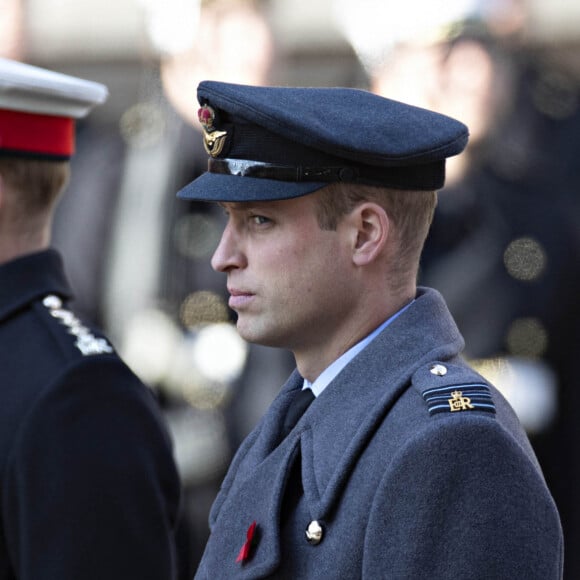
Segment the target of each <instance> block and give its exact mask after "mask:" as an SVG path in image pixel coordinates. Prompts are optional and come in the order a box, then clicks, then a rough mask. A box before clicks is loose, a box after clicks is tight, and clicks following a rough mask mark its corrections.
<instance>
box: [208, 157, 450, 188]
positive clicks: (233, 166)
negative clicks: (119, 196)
mask: <svg viewBox="0 0 580 580" xmlns="http://www.w3.org/2000/svg"><path fill="white" fill-rule="evenodd" d="M208 172H209V173H215V174H218V175H233V176H237V177H256V178H259V179H273V180H276V181H293V182H322V183H336V182H346V183H360V184H365V185H375V186H379V187H396V188H401V189H410V187H409V185H408V184H409V182H410V178H411V177H412V178H413V180H414V183H413V187H412V189H419V190H436V189H439V188H441V187H442V186H443V182H444V180H445V164H444V163H442V162H439V161H437V162H433V163H429V164H425V165H423V166H421V171H417V166H412V167H389V168H374V167H371V166H366V167H365V166H360V165H359V166H356V167H355V166H348V165H343V166H318V167H310V166H304V165H278V164H275V163H265V162H263V161H252V160H247V159H231V158H229V159H215V158H210V159H209V160H208ZM419 176H420V181H421V183H418V182H417V181H418V177H419Z"/></svg>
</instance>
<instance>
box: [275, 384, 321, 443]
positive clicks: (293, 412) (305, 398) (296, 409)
mask: <svg viewBox="0 0 580 580" xmlns="http://www.w3.org/2000/svg"><path fill="white" fill-rule="evenodd" d="M315 398H316V397H315V396H314V393H313V392H312V389H303V390H301V391H298V392H297V393H296V395H294V398H293V399H292V402H291V403H290V406H289V407H288V411H287V412H286V416H285V417H284V422H283V423H282V433H281V439H284V438H285V437H286V436H287V435H288V433H290V431H292V429H293V427H294V425H296V423H298V420H299V419H300V417H302V415H303V414H304V411H306V409H307V408H308V406H309V405H310V403H312V401H314V399H315Z"/></svg>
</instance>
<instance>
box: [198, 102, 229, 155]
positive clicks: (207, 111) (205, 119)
mask: <svg viewBox="0 0 580 580" xmlns="http://www.w3.org/2000/svg"><path fill="white" fill-rule="evenodd" d="M197 118H198V119H199V122H200V123H201V126H202V128H203V146H204V147H205V150H206V151H207V153H208V155H211V156H212V157H217V156H218V155H219V154H220V153H221V152H222V149H223V148H224V145H225V142H226V136H227V131H218V130H217V129H216V128H215V127H214V126H213V123H214V121H215V111H214V110H213V109H212V108H211V107H210V106H209V105H203V106H202V107H201V108H200V109H199V110H198V111H197Z"/></svg>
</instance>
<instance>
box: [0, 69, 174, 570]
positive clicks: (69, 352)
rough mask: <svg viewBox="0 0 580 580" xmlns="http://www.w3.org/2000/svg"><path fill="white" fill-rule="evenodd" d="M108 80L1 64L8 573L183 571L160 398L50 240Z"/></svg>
mask: <svg viewBox="0 0 580 580" xmlns="http://www.w3.org/2000/svg"><path fill="white" fill-rule="evenodd" d="M106 95H107V90H106V88H105V87H104V86H103V85H99V84H97V83H92V82H89V81H83V80H81V79H77V78H74V77H69V76H65V75H60V74H57V73H53V72H51V71H46V70H44V69H39V68H36V67H31V66H28V65H25V64H22V63H17V62H14V61H8V60H0V345H1V347H0V385H1V387H0V457H1V458H2V461H1V464H0V478H1V482H2V484H1V486H0V489H1V491H0V493H1V503H0V514H1V516H0V578H1V579H2V580H12V579H18V580H80V579H82V580H91V579H94V580H103V579H107V580H115V579H118V580H127V579H129V578H139V579H141V580H142V579H146V578H147V579H151V580H168V579H171V578H174V577H175V564H176V563H175V558H176V554H175V545H174V544H175V542H174V528H175V524H176V520H177V513H178V507H179V494H180V485H179V480H178V476H177V472H176V469H175V465H174V462H173V457H172V450H171V445H170V441H169V438H168V435H167V433H166V430H165V428H164V425H163V423H162V420H161V418H160V414H159V412H158V409H157V407H156V402H155V400H154V398H153V396H152V394H151V392H150V391H148V390H147V389H146V388H145V387H144V385H143V384H142V383H140V382H139V380H138V379H137V378H136V377H135V375H134V374H132V373H131V371H130V370H129V369H128V367H126V366H125V365H124V363H123V362H122V361H121V360H120V359H119V357H118V356H117V354H116V353H115V351H114V349H113V346H112V345H111V344H110V343H109V342H108V340H107V339H106V338H105V337H104V336H102V335H101V334H99V333H98V332H97V331H95V330H92V329H90V328H87V327H86V326H85V325H84V324H83V323H82V322H81V321H80V320H79V319H78V318H77V317H76V316H75V315H74V314H73V313H72V312H71V311H70V310H69V309H68V308H67V301H68V300H69V299H70V298H71V289H70V287H69V285H68V283H67V280H66V278H65V274H64V271H63V264H62V262H61V259H60V256H59V255H58V253H57V252H56V251H54V250H52V249H50V248H49V243H50V224H51V218H52V215H53V211H54V206H55V203H56V201H57V198H58V196H59V193H60V192H61V190H62V189H63V187H64V185H65V183H66V180H67V176H68V172H69V162H68V159H69V157H70V156H71V154H72V153H73V148H74V120H75V118H78V117H81V116H83V115H85V114H86V113H88V111H89V110H90V109H91V108H92V107H93V106H94V105H96V104H98V103H101V102H103V101H104V100H105V98H106Z"/></svg>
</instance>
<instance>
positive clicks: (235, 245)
mask: <svg viewBox="0 0 580 580" xmlns="http://www.w3.org/2000/svg"><path fill="white" fill-rule="evenodd" d="M244 264H245V257H244V254H243V252H242V250H241V246H240V241H239V240H238V239H237V236H236V234H235V232H234V230H233V228H232V226H231V225H230V224H228V225H227V226H226V227H225V229H224V231H223V233H222V237H221V239H220V243H219V244H218V247H217V248H216V250H215V252H214V254H213V256H212V258H211V267H212V268H213V269H214V270H215V271H216V272H229V271H230V270H232V269H233V268H242V267H243V266H244Z"/></svg>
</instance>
